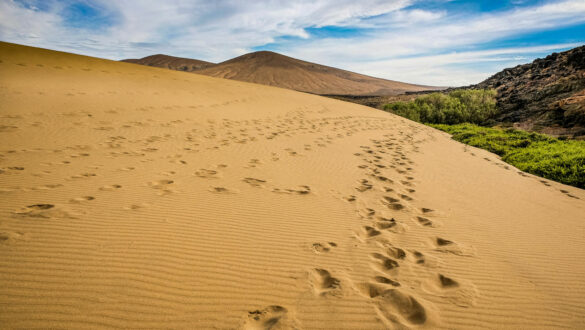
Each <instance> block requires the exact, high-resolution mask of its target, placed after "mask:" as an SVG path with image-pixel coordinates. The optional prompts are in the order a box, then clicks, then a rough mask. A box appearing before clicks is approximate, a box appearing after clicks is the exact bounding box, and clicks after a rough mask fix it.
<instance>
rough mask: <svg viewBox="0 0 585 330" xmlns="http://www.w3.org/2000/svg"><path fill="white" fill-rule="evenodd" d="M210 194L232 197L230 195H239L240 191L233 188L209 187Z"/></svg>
mask: <svg viewBox="0 0 585 330" xmlns="http://www.w3.org/2000/svg"><path fill="white" fill-rule="evenodd" d="M208 190H209V191H210V192H212V193H216V194H226V195H230V194H236V193H238V190H236V189H232V188H226V187H219V186H217V187H213V186H212V187H209V189H208Z"/></svg>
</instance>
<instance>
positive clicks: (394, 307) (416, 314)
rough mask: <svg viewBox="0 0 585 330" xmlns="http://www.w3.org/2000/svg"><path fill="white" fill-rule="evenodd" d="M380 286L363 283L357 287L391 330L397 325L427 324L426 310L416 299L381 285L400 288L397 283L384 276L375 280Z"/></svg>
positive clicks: (398, 290)
mask: <svg viewBox="0 0 585 330" xmlns="http://www.w3.org/2000/svg"><path fill="white" fill-rule="evenodd" d="M375 280H376V282H378V283H379V284H370V283H363V284H360V285H358V286H357V289H358V291H359V292H361V293H362V294H363V295H364V296H365V297H367V298H370V299H372V300H373V302H374V303H375V305H376V309H377V310H378V311H379V312H380V314H381V315H382V316H383V317H384V320H385V321H386V322H387V323H391V324H388V326H389V327H390V328H395V327H396V325H400V326H402V327H404V326H407V327H408V326H416V325H421V324H424V323H426V322H427V319H428V315H427V311H426V308H425V307H424V306H423V305H422V304H421V303H420V302H419V301H418V300H417V299H415V298H414V297H412V296H410V295H408V294H406V293H404V292H402V291H401V290H400V289H396V288H388V287H387V286H384V285H380V284H387V285H391V286H395V287H397V286H400V284H399V283H398V282H396V281H393V280H390V279H387V278H385V277H382V276H377V277H376V278H375Z"/></svg>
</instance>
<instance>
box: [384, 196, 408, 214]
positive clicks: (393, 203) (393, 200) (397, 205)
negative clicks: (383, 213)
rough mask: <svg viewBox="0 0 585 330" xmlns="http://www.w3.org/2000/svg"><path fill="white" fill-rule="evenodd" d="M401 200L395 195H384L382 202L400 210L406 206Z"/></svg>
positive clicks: (395, 209) (390, 207)
mask: <svg viewBox="0 0 585 330" xmlns="http://www.w3.org/2000/svg"><path fill="white" fill-rule="evenodd" d="M399 202H400V200H399V199H396V198H393V197H389V196H384V197H382V204H384V205H386V206H387V207H388V208H389V209H391V210H394V211H400V210H402V209H404V208H405V206H404V205H403V204H401V203H399Z"/></svg>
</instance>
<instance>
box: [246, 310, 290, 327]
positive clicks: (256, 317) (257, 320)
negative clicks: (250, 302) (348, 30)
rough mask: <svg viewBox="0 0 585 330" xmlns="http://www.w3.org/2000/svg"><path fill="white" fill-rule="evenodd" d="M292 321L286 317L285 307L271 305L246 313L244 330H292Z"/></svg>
mask: <svg viewBox="0 0 585 330" xmlns="http://www.w3.org/2000/svg"><path fill="white" fill-rule="evenodd" d="M294 323H295V322H294V320H292V319H290V318H289V316H288V310H287V309H286V308H285V307H282V306H278V305H272V306H268V307H266V308H264V309H261V310H260V309H257V310H255V311H251V312H248V317H247V319H246V321H245V323H244V326H243V329H245V330H270V329H294V328H296V325H295V324H294Z"/></svg>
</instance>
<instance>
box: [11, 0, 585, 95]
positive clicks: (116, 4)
mask: <svg viewBox="0 0 585 330" xmlns="http://www.w3.org/2000/svg"><path fill="white" fill-rule="evenodd" d="M507 3H508V5H507V6H506V7H505V8H503V9H502V8H495V9H490V8H488V9H482V8H479V9H473V8H472V9H469V7H465V8H462V9H459V7H458V6H457V2H451V1H447V0H430V1H423V0H395V1H388V0H371V1H355V0H301V1H282V0H273V1H249V2H243V1H238V0H219V1H204V0H167V1H158V0H141V1H139V2H137V1H132V0H118V1H110V0H94V1H89V0H60V1H59V0H0V39H1V40H4V41H10V42H17V43H23V44H28V45H34V46H39V47H46V48H52V49H59V50H64V51H71V52H76V53H81V54H86V55H92V56H98V57H105V58H111V59H120V58H128V57H142V56H146V55H150V54H153V53H167V54H171V55H176V56H186V57H192V58H199V59H203V60H209V61H222V60H225V59H228V58H230V57H233V56H237V55H240V54H242V53H245V52H249V51H251V50H253V49H263V48H268V49H275V50H278V51H281V52H283V53H285V54H287V55H290V56H294V57H298V58H302V59H306V60H309V61H314V62H318V63H323V64H327V65H332V66H337V67H342V68H344V69H348V70H352V71H358V72H363V73H366V74H371V75H374V76H381V77H385V78H389V79H394V80H403V81H408V82H415V83H425V84H440V85H459V84H468V83H473V82H477V81H479V79H483V78H485V77H486V76H488V75H489V74H490V73H494V70H499V69H501V68H502V67H503V66H504V65H511V64H515V63H519V62H520V61H522V62H526V61H527V60H530V59H532V58H534V56H537V55H541V54H542V53H544V52H548V51H554V50H560V49H566V48H569V47H573V46H575V45H577V44H578V43H583V42H585V2H583V1H582V0H562V1H545V2H542V1H538V2H537V1H529V0H526V1H521V2H519V1H517V0H509V1H508V2H507ZM567 26H580V27H582V29H581V31H582V32H583V33H581V34H580V36H577V35H572V36H566V35H559V38H558V40H555V41H553V42H550V41H542V42H536V43H535V42H534V41H532V42H531V43H527V44H522V45H520V46H522V47H518V46H519V45H513V46H510V45H502V44H500V42H501V41H505V40H507V39H510V38H521V37H522V36H523V35H526V34H530V33H536V32H539V31H555V30H558V29H561V28H563V27H567ZM486 63H491V64H486ZM473 64H477V65H475V66H474V65H473Z"/></svg>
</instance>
